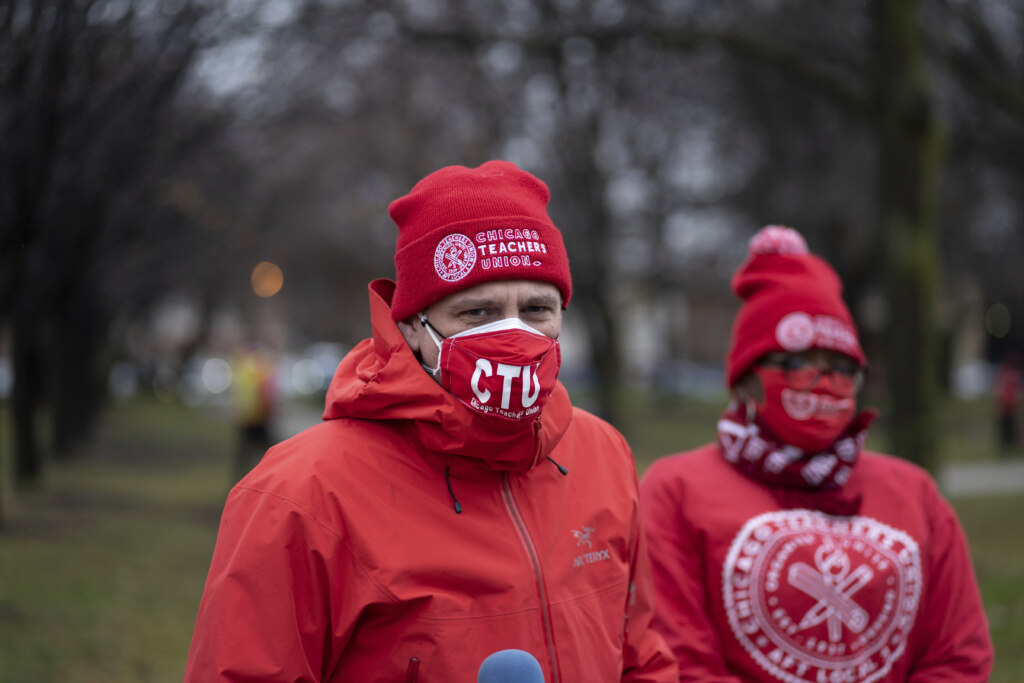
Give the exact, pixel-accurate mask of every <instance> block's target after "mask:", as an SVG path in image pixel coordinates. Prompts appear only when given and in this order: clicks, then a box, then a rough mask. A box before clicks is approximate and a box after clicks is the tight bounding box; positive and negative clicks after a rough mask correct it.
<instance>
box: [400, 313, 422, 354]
mask: <svg viewBox="0 0 1024 683" xmlns="http://www.w3.org/2000/svg"><path fill="white" fill-rule="evenodd" d="M420 328H421V325H420V322H419V320H417V318H416V316H414V315H411V316H409V317H408V318H406V319H405V320H399V321H398V329H399V330H401V331H402V336H403V337H405V343H406V344H408V345H409V348H410V349H412V352H413V353H415V354H416V355H417V356H419V355H420V339H421V337H420Z"/></svg>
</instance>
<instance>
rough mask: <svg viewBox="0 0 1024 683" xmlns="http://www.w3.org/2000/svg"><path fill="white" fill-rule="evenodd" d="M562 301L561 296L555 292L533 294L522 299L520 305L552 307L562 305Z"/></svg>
mask: <svg viewBox="0 0 1024 683" xmlns="http://www.w3.org/2000/svg"><path fill="white" fill-rule="evenodd" d="M561 303H562V302H561V297H558V296H555V295H554V294H533V295H530V296H528V297H526V299H524V300H523V301H521V302H520V306H551V307H552V308H558V307H559V306H561Z"/></svg>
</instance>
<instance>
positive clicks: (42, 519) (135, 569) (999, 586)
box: [0, 401, 1024, 683]
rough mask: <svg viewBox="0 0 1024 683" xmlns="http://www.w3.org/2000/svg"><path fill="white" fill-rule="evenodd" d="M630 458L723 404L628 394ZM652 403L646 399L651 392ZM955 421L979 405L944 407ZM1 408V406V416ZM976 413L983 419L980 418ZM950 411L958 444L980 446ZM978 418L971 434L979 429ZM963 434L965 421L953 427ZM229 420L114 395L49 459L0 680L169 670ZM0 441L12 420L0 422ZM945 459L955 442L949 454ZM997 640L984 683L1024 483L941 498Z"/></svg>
mask: <svg viewBox="0 0 1024 683" xmlns="http://www.w3.org/2000/svg"><path fill="white" fill-rule="evenodd" d="M633 405H634V406H635V407H636V410H637V415H638V417H639V419H638V420H637V421H636V424H637V425H638V426H637V427H636V428H634V429H633V430H631V431H632V432H635V433H632V434H629V437H630V441H631V443H632V444H633V446H634V449H635V451H636V455H637V461H638V465H639V467H640V468H641V470H642V469H644V468H646V466H647V465H648V464H649V463H650V462H651V461H652V460H653V459H654V458H656V457H658V456H660V455H665V454H668V453H671V452H674V451H679V450H683V449H684V448H686V447H689V446H692V445H696V444H699V443H702V442H704V441H706V440H708V439H710V438H712V437H713V435H714V431H713V429H714V427H713V425H714V421H715V418H716V417H717V415H718V413H719V412H720V409H721V405H712V404H703V403H693V402H680V401H659V402H657V403H645V402H642V401H637V402H634V404H633ZM652 406H654V407H652ZM951 414H955V415H956V416H957V419H958V420H961V422H958V423H957V429H958V430H959V429H960V427H962V426H963V425H964V424H966V423H964V422H962V421H963V420H966V419H967V418H966V417H965V416H967V415H971V414H976V415H977V416H978V419H979V420H981V419H983V418H984V417H985V415H986V414H987V413H986V412H985V409H984V407H978V406H973V405H971V406H955V407H953V408H951ZM4 424H5V423H3V422H0V427H2V426H3V425H4ZM985 426H986V427H987V426H988V425H987V423H986V425H985ZM971 429H974V430H975V432H971V431H970V429H967V427H964V430H965V431H957V433H956V434H954V435H951V437H950V440H948V441H947V442H948V443H954V444H959V443H968V444H969V445H970V448H968V449H967V450H968V451H969V453H968V454H967V455H966V456H961V459H963V460H969V461H974V460H978V459H985V458H987V457H990V456H991V457H994V453H993V452H992V451H991V444H990V443H988V442H987V441H985V439H988V438H990V437H988V436H985V435H987V434H988V431H986V430H985V429H982V428H981V427H977V426H974V427H971ZM983 432H984V434H983ZM962 434H969V435H970V434H974V438H973V440H970V441H963V439H964V437H962V436H961V435H962ZM232 438H233V434H232V432H231V430H230V427H229V426H228V425H227V424H226V423H225V422H224V421H223V420H222V419H221V418H220V417H219V416H218V415H216V414H212V413H202V412H198V411H194V410H189V409H186V408H183V407H180V406H165V405H161V404H157V403H150V402H144V401H138V402H130V403H125V404H122V405H120V406H118V407H117V408H116V409H115V410H113V411H112V412H111V413H110V414H109V415H108V417H107V419H106V420H105V423H104V425H103V427H102V429H100V431H99V433H98V434H97V439H96V443H95V446H94V447H93V448H92V449H91V451H90V452H88V453H85V454H83V456H82V457H80V458H78V459H76V460H75V461H73V462H71V463H69V464H57V463H51V465H50V466H49V468H48V471H47V477H46V481H45V482H44V484H43V486H41V487H40V489H39V490H37V491H34V492H23V493H21V494H20V495H19V497H18V500H17V509H16V514H15V516H14V518H13V519H12V520H11V521H10V522H9V523H8V525H7V528H5V529H3V530H0V683H58V682H59V683H101V682H102V683H122V682H123V683H129V682H131V683H145V682H163V681H180V680H181V678H182V673H183V669H184V663H185V657H186V654H187V652H188V646H189V640H190V638H191V633H192V625H193V621H194V619H195V613H196V608H197V606H198V602H199V598H200V595H201V592H202V586H203V581H204V579H205V575H206V570H207V568H208V565H209V560H210V555H211V553H212V550H213V543H214V540H215V534H216V526H217V520H218V517H219V514H220V508H221V505H222V503H223V500H224V497H225V495H226V494H227V489H228V487H229V485H230V479H231V467H230V459H231V451H232V445H233V444H232ZM0 439H2V440H3V441H2V443H3V447H4V448H8V447H9V446H8V444H9V443H10V435H9V433H8V432H7V431H4V430H3V429H0ZM947 458H951V459H956V454H955V453H954V454H947ZM953 503H954V506H955V507H956V508H957V510H958V512H959V513H960V515H961V519H962V521H963V524H964V527H965V529H966V531H967V535H968V538H969V539H970V542H971V548H972V552H973V555H974V559H975V565H976V567H977V570H978V576H979V581H980V583H981V587H982V593H983V596H984V599H985V605H986V609H987V611H988V614H989V619H990V622H991V626H992V632H993V637H994V638H995V641H996V647H997V661H996V672H995V674H994V675H993V677H992V681H993V683H1011V682H1013V683H1019V682H1020V681H1024V648H1022V647H1021V645H1022V644H1024V546H1022V544H1021V543H1020V539H1024V494H1022V495H1012V496H999V497H988V498H962V499H955V500H954V501H953Z"/></svg>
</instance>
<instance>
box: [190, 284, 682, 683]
mask: <svg viewBox="0 0 1024 683" xmlns="http://www.w3.org/2000/svg"><path fill="white" fill-rule="evenodd" d="M393 288H394V285H393V283H391V282H389V281H382V280H378V281H376V282H374V283H372V284H371V287H370V292H371V301H370V305H371V320H372V323H373V338H372V339H367V340H364V341H363V342H362V343H360V344H359V345H358V346H357V347H356V348H355V349H353V351H352V352H351V353H350V354H349V355H348V356H347V357H346V358H345V359H344V360H343V361H342V363H341V365H340V366H339V368H338V371H337V373H336V375H335V377H334V381H333V383H332V385H331V388H330V390H329V392H328V396H327V407H326V410H325V412H324V419H325V422H323V423H321V424H319V425H316V426H314V427H312V428H310V429H308V430H306V431H304V432H302V433H301V434H299V435H297V436H295V437H293V438H291V439H289V440H287V441H285V442H283V443H281V444H279V445H277V446H275V447H274V448H272V449H271V450H270V451H269V452H268V453H267V455H266V456H265V457H264V459H263V461H262V462H261V463H260V464H259V465H258V466H257V467H256V468H255V469H254V470H253V471H252V472H251V473H250V474H249V475H248V476H247V477H246V478H245V479H243V480H242V481H241V482H240V483H239V484H238V485H237V486H236V487H235V488H234V489H233V490H232V492H231V494H230V495H229V497H228V501H227V504H226V506H225V509H224V514H223V518H222V520H221V526H220V531H219V535H218V538H217V545H216V549H215V550H214V555H213V562H212V566H211V568H210V572H209V576H208V578H207V582H206V589H205V592H204V594H203V599H202V603H201V604H200V607H199V615H198V619H197V622H196V628H195V633H194V635H193V639H192V648H191V652H190V654H189V659H188V664H187V668H186V672H185V680H186V681H188V682H198V681H257V680H259V681H270V680H273V681H354V682H358V683H365V682H370V681H389V682H395V681H398V682H408V681H420V682H421V683H429V682H431V681H436V682H438V683H442V682H443V683H452V682H457V681H476V675H477V670H478V668H479V666H480V663H481V662H482V661H483V660H484V658H485V657H487V656H488V655H489V654H491V653H493V652H495V651H498V650H503V649H510V648H517V649H521V650H526V651H528V652H530V653H532V654H533V655H534V656H535V657H536V658H537V659H538V661H539V662H540V664H541V667H542V668H543V670H544V672H545V680H546V681H548V682H554V681H564V682H567V683H568V682H572V683H577V682H587V683H591V682H600V681H619V680H622V681H665V682H667V681H674V680H675V679H676V675H677V674H676V667H675V662H674V660H673V658H672V656H671V654H670V653H669V651H668V648H667V646H666V645H665V644H664V641H663V640H662V639H661V638H660V636H658V635H657V634H656V633H655V632H654V631H653V630H651V629H650V628H649V624H650V620H651V616H652V608H651V584H650V581H651V580H650V570H649V566H648V564H647V559H646V552H645V548H644V541H643V534H642V530H641V526H640V518H639V514H640V511H639V501H638V493H637V483H636V471H635V467H634V463H633V459H632V456H631V453H630V450H629V449H628V447H627V445H626V443H625V441H624V440H623V439H622V437H621V436H620V435H619V434H618V432H616V431H615V430H614V429H613V428H612V427H610V426H609V425H608V424H606V423H604V422H602V421H601V420H599V419H597V418H595V417H593V416H591V415H589V414H587V413H586V412H583V411H581V410H579V409H576V408H574V407H573V406H572V405H571V404H570V402H569V398H568V395H567V394H566V392H565V389H564V388H563V387H561V385H559V386H558V387H557V388H556V390H555V391H554V393H553V394H552V396H551V398H550V399H549V402H548V404H547V405H546V406H545V408H544V410H543V413H542V415H541V417H540V419H539V424H538V428H537V429H536V430H535V432H534V433H533V435H532V438H531V437H530V436H527V437H525V438H524V437H523V436H522V435H521V434H520V435H518V436H517V437H516V438H515V439H511V440H510V439H508V438H507V437H502V436H500V435H497V434H493V433H488V432H486V431H483V430H481V425H480V424H479V420H476V419H475V418H474V417H473V416H472V414H471V413H470V412H469V410H468V409H466V408H465V407H464V406H463V405H462V404H461V403H459V402H458V401H456V400H455V399H453V398H452V397H451V395H449V394H448V393H447V392H445V391H444V390H442V389H441V388H440V387H439V386H438V385H437V384H436V383H435V382H434V381H433V380H432V379H431V378H430V377H429V376H428V375H427V374H426V373H425V372H424V371H423V369H422V368H421V367H420V365H419V362H418V360H417V359H416V358H415V356H414V355H413V354H412V352H411V351H410V350H409V348H408V346H407V345H406V342H405V340H404V338H403V337H402V335H401V333H400V331H399V330H398V328H397V326H396V325H395V323H394V322H392V320H391V317H390V310H389V307H388V302H389V301H390V297H391V294H392V292H393ZM548 456H550V457H551V458H552V459H554V460H555V461H557V462H558V463H559V464H560V465H562V466H563V467H565V468H567V469H568V471H569V473H568V475H564V476H563V475H562V474H561V473H560V472H559V470H558V468H557V467H556V466H555V465H554V464H552V463H551V462H549V461H548V460H546V457H548ZM449 485H450V488H449ZM456 500H457V501H458V505H459V506H461V509H462V512H461V514H457V513H456V511H455V507H456V502H455V501H456Z"/></svg>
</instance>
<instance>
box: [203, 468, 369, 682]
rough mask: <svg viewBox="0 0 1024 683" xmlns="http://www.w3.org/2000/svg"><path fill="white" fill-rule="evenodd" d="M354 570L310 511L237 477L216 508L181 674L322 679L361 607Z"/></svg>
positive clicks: (212, 677)
mask: <svg viewBox="0 0 1024 683" xmlns="http://www.w3.org/2000/svg"><path fill="white" fill-rule="evenodd" d="M358 571H359V570H358V568H357V567H355V566H354V562H352V561H351V559H350V554H349V553H348V551H347V550H346V549H345V547H344V544H343V543H342V542H341V539H339V538H338V537H337V535H336V534H335V533H334V532H332V531H331V530H330V529H328V528H327V527H325V526H324V525H323V524H321V523H320V522H319V521H318V520H316V519H315V518H313V517H312V516H311V515H310V514H309V513H308V512H307V511H305V510H303V509H302V508H301V507H299V506H298V505H296V504H295V503H293V502H291V501H289V500H287V499H285V498H282V497H280V496H277V495H275V494H272V493H266V492H261V491H255V490H252V489H247V488H243V487H236V488H235V489H234V490H233V491H232V493H231V494H230V496H229V497H228V501H227V503H226V504H225V507H224V513H223V516H222V518H221V525H220V530H219V532H218V536H217V544H216V547H215V548H214V552H213V560H212V562H211V566H210V571H209V574H208V575H207V579H206V587H205V589H204V592H203V597H202V600H201V602H200V605H199V614H198V617H197V619H196V625H195V631H194V632H193V636H192V645H191V649H190V651H189V656H188V661H187V663H186V669H185V679H184V680H185V683H205V682H208V681H210V682H212V681H243V680H244V681H271V680H273V681H277V682H282V683H283V682H285V681H287V682H290V683H299V682H301V683H312V682H316V681H320V680H322V678H323V677H324V676H325V675H326V672H329V671H330V670H331V668H332V666H333V663H334V662H336V661H337V658H338V656H339V655H340V650H341V648H343V646H344V643H345V642H346V641H347V640H348V637H349V636H350V634H351V631H352V628H353V624H354V623H355V619H356V617H357V614H358V610H359V603H360V601H361V600H362V597H361V596H360V589H359V586H360V585H366V584H365V583H364V582H360V581H358V580H356V577H357V574H358ZM328 577H330V580H328Z"/></svg>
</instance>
